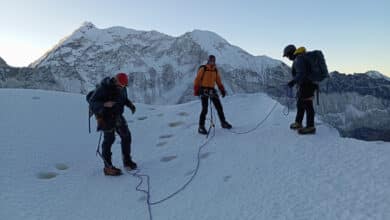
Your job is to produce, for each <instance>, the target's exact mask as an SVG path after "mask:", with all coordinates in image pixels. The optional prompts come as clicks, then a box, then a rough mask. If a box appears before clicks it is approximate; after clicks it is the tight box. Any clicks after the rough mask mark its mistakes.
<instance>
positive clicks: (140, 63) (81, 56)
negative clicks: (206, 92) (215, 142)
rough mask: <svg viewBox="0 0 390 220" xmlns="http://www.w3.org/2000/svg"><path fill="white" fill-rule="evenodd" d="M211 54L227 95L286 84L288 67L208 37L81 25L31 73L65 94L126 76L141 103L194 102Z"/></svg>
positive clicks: (198, 33)
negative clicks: (48, 77) (43, 72)
mask: <svg viewBox="0 0 390 220" xmlns="http://www.w3.org/2000/svg"><path fill="white" fill-rule="evenodd" d="M209 54H215V55H216V56H217V63H218V67H219V70H220V72H221V74H222V77H223V78H224V82H225V86H226V88H227V90H228V92H229V93H230V94H234V93H237V92H258V91H263V90H264V89H265V87H264V84H266V83H269V84H271V85H272V84H275V83H274V82H273V80H272V81H271V80H270V79H271V78H270V77H275V76H276V77H278V78H281V79H283V78H286V77H287V75H288V67H287V66H286V65H284V64H283V63H282V62H280V61H277V60H273V59H271V58H269V57H255V56H252V55H250V54H249V53H247V52H245V51H243V50H242V49H240V48H238V47H236V46H233V45H231V44H229V43H228V42H227V41H226V40H225V39H223V38H222V37H220V36H218V35H217V34H215V33H212V32H209V31H200V30H195V31H193V32H189V33H186V34H184V35H182V36H179V37H171V36H168V35H165V34H161V33H159V32H156V31H136V30H133V29H127V28H123V27H112V28H107V29H98V28H96V27H95V26H94V25H93V24H91V23H85V24H84V25H83V26H81V27H80V28H79V29H77V30H76V31H75V32H74V33H73V34H72V35H70V36H69V37H67V38H65V39H64V40H62V41H61V42H60V43H59V44H58V45H56V46H55V47H54V48H53V49H52V50H51V51H49V52H48V53H47V54H45V55H44V56H43V57H42V58H40V59H39V60H38V61H36V62H34V63H33V64H32V65H31V66H30V67H33V68H43V67H45V68H46V69H47V71H49V72H51V73H52V74H53V75H54V76H55V77H56V79H57V81H58V82H60V83H61V84H62V85H63V87H64V88H65V91H68V92H76V93H80V92H81V93H85V92H86V91H87V90H89V89H91V88H93V87H94V85H95V84H97V83H98V82H99V81H100V80H101V79H102V78H103V77H105V76H111V75H113V74H115V73H117V72H126V73H129V75H130V83H129V94H130V96H131V98H132V99H134V100H135V101H138V102H143V103H160V104H162V103H165V104H167V103H168V104H174V103H183V102H186V101H189V100H193V99H194V97H193V96H192V83H193V80H194V76H195V74H196V71H197V68H198V67H199V66H200V65H201V64H204V62H205V61H206V59H207V56H208V55H209Z"/></svg>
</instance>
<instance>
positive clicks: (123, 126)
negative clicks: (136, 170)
mask: <svg viewBox="0 0 390 220" xmlns="http://www.w3.org/2000/svg"><path fill="white" fill-rule="evenodd" d="M116 132H117V133H118V134H119V137H120V138H121V147H122V158H123V160H130V159H131V133H130V130H129V126H128V125H127V122H126V119H125V118H124V117H123V116H120V117H119V118H118V121H117V125H116Z"/></svg>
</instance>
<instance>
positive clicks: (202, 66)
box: [198, 65, 219, 84]
mask: <svg viewBox="0 0 390 220" xmlns="http://www.w3.org/2000/svg"><path fill="white" fill-rule="evenodd" d="M202 68H203V73H202V77H201V78H200V83H201V84H202V82H203V77H204V73H205V72H206V70H207V66H206V65H201V66H200V67H199V69H198V71H199V70H200V69H202ZM215 72H216V73H217V75H218V73H219V72H218V69H217V67H215Z"/></svg>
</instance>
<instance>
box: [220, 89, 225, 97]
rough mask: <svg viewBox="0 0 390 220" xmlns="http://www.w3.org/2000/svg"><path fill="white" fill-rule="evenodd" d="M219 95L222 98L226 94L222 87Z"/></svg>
mask: <svg viewBox="0 0 390 220" xmlns="http://www.w3.org/2000/svg"><path fill="white" fill-rule="evenodd" d="M221 96H222V98H225V96H226V91H225V90H224V89H222V90H221Z"/></svg>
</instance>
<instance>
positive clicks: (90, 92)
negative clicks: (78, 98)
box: [85, 85, 99, 133]
mask: <svg viewBox="0 0 390 220" xmlns="http://www.w3.org/2000/svg"><path fill="white" fill-rule="evenodd" d="M98 88H99V85H96V88H95V89H94V90H91V91H89V92H88V94H87V95H86V96H85V99H86V100H87V102H88V131H89V133H91V117H92V116H93V115H94V114H95V113H94V112H93V111H92V108H91V100H92V98H93V97H94V96H95V94H96V91H97V89H98ZM95 117H96V115H95Z"/></svg>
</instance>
